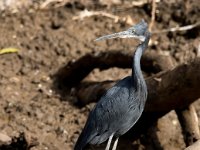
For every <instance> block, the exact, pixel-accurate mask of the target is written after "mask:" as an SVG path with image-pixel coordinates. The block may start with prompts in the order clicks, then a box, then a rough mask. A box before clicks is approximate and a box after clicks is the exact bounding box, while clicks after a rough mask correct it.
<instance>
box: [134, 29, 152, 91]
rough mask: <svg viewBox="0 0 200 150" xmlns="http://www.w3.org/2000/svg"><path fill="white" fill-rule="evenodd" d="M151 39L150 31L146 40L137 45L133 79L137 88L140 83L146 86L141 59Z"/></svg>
mask: <svg viewBox="0 0 200 150" xmlns="http://www.w3.org/2000/svg"><path fill="white" fill-rule="evenodd" d="M149 39H150V33H147V34H146V39H145V41H144V42H143V43H141V44H140V45H139V46H138V47H137V49H136V50H135V52H134V55H133V66H132V79H133V84H134V87H136V89H135V90H138V88H139V87H140V85H144V86H146V84H145V81H144V77H143V75H142V71H141V65H140V60H141V56H142V54H143V53H144V51H145V49H146V48H147V46H148V43H149Z"/></svg>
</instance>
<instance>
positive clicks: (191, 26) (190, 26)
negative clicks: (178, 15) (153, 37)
mask: <svg viewBox="0 0 200 150" xmlns="http://www.w3.org/2000/svg"><path fill="white" fill-rule="evenodd" d="M199 25H200V21H199V22H197V23H195V24H191V25H187V26H182V27H174V28H170V29H165V30H161V31H152V33H153V34H158V33H165V32H176V31H186V30H191V29H193V28H195V27H197V26H199Z"/></svg>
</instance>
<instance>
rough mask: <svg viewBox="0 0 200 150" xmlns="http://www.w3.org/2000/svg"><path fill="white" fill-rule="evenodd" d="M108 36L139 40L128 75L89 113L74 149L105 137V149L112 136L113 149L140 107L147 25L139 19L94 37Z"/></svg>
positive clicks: (142, 103) (144, 89) (143, 99)
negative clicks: (115, 31)
mask: <svg viewBox="0 0 200 150" xmlns="http://www.w3.org/2000/svg"><path fill="white" fill-rule="evenodd" d="M111 38H137V39H139V40H140V41H141V43H140V44H139V45H138V47H137V49H136V51H135V53H134V55H133V66H132V76H128V77H126V78H124V79H122V80H120V81H119V82H118V83H117V84H116V85H114V86H113V87H112V88H110V89H109V90H108V91H106V93H105V94H104V95H103V96H102V97H101V99H100V101H99V102H98V103H97V104H96V106H95V107H94V109H93V110H92V111H91V112H90V114H89V117H88V120H87V122H86V124H85V127H84V129H83V131H82V133H81V135H80V136H79V138H78V141H77V142H76V145H75V148H74V149H75V150H82V149H83V148H84V147H85V146H86V145H87V144H101V143H103V142H105V141H106V140H108V139H109V140H108V144H107V146H106V150H109V148H110V144H111V141H112V138H113V137H115V138H116V140H115V142H114V146H113V150H115V149H116V147H117V143H118V138H119V137H120V136H121V135H123V134H125V133H126V132H127V131H128V130H129V129H130V128H131V127H132V126H133V125H134V124H135V123H136V122H137V120H138V119H139V118H140V116H141V114H142V112H143V110H144V106H145V102H146V98H147V87H146V83H145V80H144V78H143V75H142V72H141V67H140V59H141V56H142V54H143V52H144V50H145V49H146V48H147V46H148V42H149V39H150V33H149V31H148V25H147V23H146V22H145V21H144V20H142V21H141V22H140V23H138V24H136V25H135V26H133V27H131V28H129V29H128V30H126V31H123V32H119V33H114V34H111V35H106V36H102V37H100V38H98V39H97V40H104V39H111Z"/></svg>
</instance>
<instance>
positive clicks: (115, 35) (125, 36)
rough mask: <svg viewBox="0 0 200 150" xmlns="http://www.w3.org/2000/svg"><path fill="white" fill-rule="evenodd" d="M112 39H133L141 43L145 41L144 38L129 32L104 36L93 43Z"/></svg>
mask: <svg viewBox="0 0 200 150" xmlns="http://www.w3.org/2000/svg"><path fill="white" fill-rule="evenodd" d="M114 38H135V39H138V40H140V41H142V42H144V41H145V37H144V36H138V35H136V34H134V33H132V32H131V31H122V32H118V33H114V34H109V35H104V36H101V37H99V38H97V39H96V40H95V41H101V40H106V39H114Z"/></svg>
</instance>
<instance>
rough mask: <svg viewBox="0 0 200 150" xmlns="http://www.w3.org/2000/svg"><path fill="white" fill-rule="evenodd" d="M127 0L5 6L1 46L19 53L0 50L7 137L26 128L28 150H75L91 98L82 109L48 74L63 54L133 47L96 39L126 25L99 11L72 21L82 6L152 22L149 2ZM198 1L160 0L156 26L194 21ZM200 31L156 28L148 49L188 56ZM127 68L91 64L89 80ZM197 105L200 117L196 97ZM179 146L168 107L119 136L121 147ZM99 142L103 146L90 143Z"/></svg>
mask: <svg viewBox="0 0 200 150" xmlns="http://www.w3.org/2000/svg"><path fill="white" fill-rule="evenodd" d="M130 3H131V2H129V1H125V2H123V3H122V4H120V5H117V6H114V5H112V4H111V5H108V6H107V5H101V4H100V3H96V4H95V3H91V2H85V1H84V0H83V1H81V2H74V3H67V4H66V5H64V6H62V7H52V8H49V9H46V10H34V9H33V10H30V9H29V10H21V12H18V13H14V14H9V13H7V12H6V13H2V14H1V15H0V35H1V36H0V49H2V48H6V47H16V48H18V49H19V52H18V53H9V54H4V55H0V68H1V69H0V131H1V132H2V133H5V134H7V135H9V136H10V137H15V136H19V134H20V133H22V132H23V133H24V134H25V137H26V140H27V141H28V143H31V142H33V141H34V142H36V143H37V144H36V145H35V146H33V147H32V148H31V150H47V149H49V150H64V149H65V150H70V149H72V148H73V145H74V143H75V142H76V139H77V137H78V135H79V133H80V131H81V129H82V127H83V126H84V123H85V121H86V118H87V115H88V112H89V111H90V109H91V108H92V106H93V105H94V104H89V105H87V106H85V107H81V108H80V107H79V106H78V105H77V101H78V100H77V98H76V96H73V89H72V90H71V91H70V90H63V89H58V86H57V85H55V84H53V76H54V75H55V74H56V72H57V71H58V69H59V68H61V67H62V66H63V65H65V64H66V63H67V62H68V61H70V60H72V59H77V58H79V57H80V56H82V55H84V54H86V53H88V52H91V51H105V50H106V51H108V50H126V51H132V49H134V48H133V45H132V44H131V42H132V41H131V40H110V41H103V42H99V43H95V42H93V40H94V39H95V38H97V37H98V36H100V35H103V34H108V33H112V32H116V31H120V30H124V29H126V28H128V27H129V26H128V25H127V24H126V23H125V22H124V21H119V22H115V21H114V20H113V19H110V18H106V17H102V16H94V17H89V18H85V19H83V20H72V17H73V16H75V15H78V13H79V12H80V11H82V10H83V9H85V8H87V9H89V10H95V11H97V10H102V11H106V12H109V13H113V14H115V15H118V16H121V17H124V16H127V15H130V16H131V17H132V19H133V22H134V23H137V22H138V21H140V19H141V18H144V19H145V20H147V21H148V22H150V19H151V16H150V15H149V14H151V5H149V4H146V5H144V6H142V7H134V8H133V7H130ZM197 3H198V2H197V1H195V0H188V1H187V2H185V3H183V2H182V1H181V0H176V1H174V2H160V3H158V10H159V13H157V15H156V22H155V24H154V28H153V30H161V29H168V28H170V27H174V26H176V25H177V24H178V25H180V26H183V25H187V24H193V23H195V22H197V21H199V19H200V16H199V14H200V5H199V4H197ZM199 31H200V28H199V27H197V28H195V29H192V30H188V31H183V32H173V33H162V34H153V35H152V41H151V42H152V44H151V46H150V47H149V49H151V50H155V51H157V52H158V53H163V54H165V55H166V54H167V55H172V56H173V57H174V58H175V59H176V60H177V62H178V63H183V62H185V61H190V60H192V59H193V58H195V57H196V56H197V54H198V46H199V44H200V43H199V41H200V38H199V35H200V32H199ZM83 69H84V68H83ZM127 74H130V70H129V69H126V70H123V69H117V68H113V69H109V70H107V71H103V72H101V71H99V70H95V71H93V72H92V73H91V74H90V75H89V77H88V78H87V80H98V81H100V80H108V79H109V80H110V79H119V78H122V77H124V76H127ZM58 91H59V92H58ZM196 108H197V112H198V115H199V117H200V104H199V103H198V102H196ZM184 147H185V144H184V142H183V136H182V134H181V129H180V125H179V122H178V120H177V117H176V115H175V113H174V112H173V111H172V112H170V113H169V114H168V115H166V116H164V117H163V118H161V119H160V120H159V121H158V123H157V125H155V126H153V127H152V128H150V129H149V130H148V132H147V133H146V134H144V135H140V137H138V139H136V140H134V141H132V140H130V139H128V138H127V137H123V138H121V139H120V142H119V147H118V149H126V150H131V149H138V150H143V149H146V150H152V149H164V150H180V149H183V148H184ZM103 148H104V146H103V145H102V146H100V147H99V148H95V149H103ZM0 149H1V148H0ZM16 149H17V148H16Z"/></svg>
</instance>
